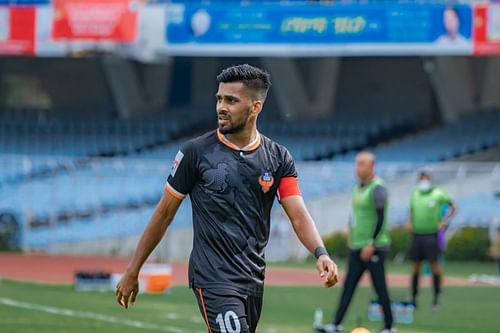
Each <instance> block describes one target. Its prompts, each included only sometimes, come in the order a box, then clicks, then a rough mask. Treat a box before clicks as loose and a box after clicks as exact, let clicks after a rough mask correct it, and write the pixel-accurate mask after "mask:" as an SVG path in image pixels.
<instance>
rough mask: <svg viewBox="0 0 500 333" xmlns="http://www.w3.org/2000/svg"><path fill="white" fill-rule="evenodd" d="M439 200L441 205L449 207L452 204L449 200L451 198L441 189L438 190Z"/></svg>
mask: <svg viewBox="0 0 500 333" xmlns="http://www.w3.org/2000/svg"><path fill="white" fill-rule="evenodd" d="M439 198H440V202H441V204H447V205H450V204H451V203H452V202H453V200H452V199H451V196H450V195H449V194H448V193H447V192H446V191H444V190H442V189H439Z"/></svg>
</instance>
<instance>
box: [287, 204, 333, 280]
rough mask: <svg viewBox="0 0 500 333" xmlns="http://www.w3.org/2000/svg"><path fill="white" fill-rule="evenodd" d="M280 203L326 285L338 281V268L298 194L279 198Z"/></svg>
mask: <svg viewBox="0 0 500 333" xmlns="http://www.w3.org/2000/svg"><path fill="white" fill-rule="evenodd" d="M281 205H282V206H283V209H284V210H285V212H286V214H287V216H288V218H289V219H290V222H291V223H292V226H293V229H294V231H295V234H297V236H298V238H299V240H300V241H301V242H302V244H304V246H305V247H306V248H307V249H308V250H309V252H311V253H314V255H315V256H316V258H317V261H316V268H317V270H318V272H319V274H320V277H321V278H322V279H323V283H324V285H325V286H326V287H332V286H333V285H335V284H336V283H337V281H338V268H337V265H336V264H335V262H334V261H333V260H332V259H331V258H330V256H329V255H328V253H327V252H326V250H325V246H324V244H323V240H322V239H321V236H320V235H319V233H318V230H317V229H316V225H315V224H314V221H313V219H312V217H311V215H310V214H309V211H308V210H307V208H306V205H305V203H304V200H303V199H302V196H301V195H300V194H293V195H288V196H286V197H282V198H281Z"/></svg>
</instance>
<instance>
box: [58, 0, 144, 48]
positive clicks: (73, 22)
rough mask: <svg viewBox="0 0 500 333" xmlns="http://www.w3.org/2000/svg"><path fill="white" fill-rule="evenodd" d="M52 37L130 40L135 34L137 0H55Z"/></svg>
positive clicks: (126, 41) (133, 38)
mask: <svg viewBox="0 0 500 333" xmlns="http://www.w3.org/2000/svg"><path fill="white" fill-rule="evenodd" d="M53 6H54V15H53V24H52V38H53V39H55V40H77V41H78V40H90V41H113V42H119V43H130V42H133V41H134V40H135V38H136V36H137V21H138V11H139V10H138V7H139V3H138V1H137V0H54V1H53Z"/></svg>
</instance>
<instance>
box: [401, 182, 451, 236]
mask: <svg viewBox="0 0 500 333" xmlns="http://www.w3.org/2000/svg"><path fill="white" fill-rule="evenodd" d="M449 204H451V197H450V196H449V195H448V193H446V192H445V191H444V190H442V189H441V188H439V187H433V188H432V189H431V190H430V191H428V192H422V191H420V190H419V189H416V190H415V191H413V194H412V196H411V202H410V213H411V224H412V230H413V233H415V234H433V233H436V232H437V231H438V229H439V224H440V223H441V221H442V214H441V211H442V208H443V205H449Z"/></svg>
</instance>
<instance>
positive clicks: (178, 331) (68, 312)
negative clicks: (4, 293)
mask: <svg viewBox="0 0 500 333" xmlns="http://www.w3.org/2000/svg"><path fill="white" fill-rule="evenodd" d="M0 304H3V305H7V306H12V307H16V308H22V309H27V310H34V311H40V312H45V313H50V314H55V315H61V316H67V317H78V318H86V319H93V320H97V321H104V322H107V323H112V324H120V325H125V326H131V327H135V328H141V329H147V330H158V331H164V332H172V333H184V332H188V331H186V330H185V329H182V328H179V327H174V326H160V325H156V324H150V323H145V322H142V321H138V320H130V319H123V318H118V317H112V316H106V315H102V314H98V313H93V312H86V311H76V310H72V309H64V308H56V307H52V306H46V305H40V304H34V303H26V302H20V301H16V300H13V299H10V298H5V297H0Z"/></svg>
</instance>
